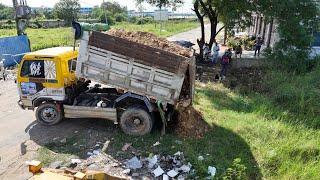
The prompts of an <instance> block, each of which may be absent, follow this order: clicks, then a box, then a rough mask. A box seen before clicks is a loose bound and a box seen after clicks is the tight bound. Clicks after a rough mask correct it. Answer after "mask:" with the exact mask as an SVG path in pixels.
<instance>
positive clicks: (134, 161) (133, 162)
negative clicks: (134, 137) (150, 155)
mask: <svg viewBox="0 0 320 180" xmlns="http://www.w3.org/2000/svg"><path fill="white" fill-rule="evenodd" d="M126 166H127V168H130V169H139V168H142V163H141V161H140V160H139V159H138V158H137V156H135V157H133V158H131V159H130V160H129V161H127V162H126Z"/></svg>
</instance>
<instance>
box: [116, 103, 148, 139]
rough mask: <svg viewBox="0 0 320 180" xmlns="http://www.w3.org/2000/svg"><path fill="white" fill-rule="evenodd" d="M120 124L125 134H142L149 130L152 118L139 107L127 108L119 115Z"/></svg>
mask: <svg viewBox="0 0 320 180" xmlns="http://www.w3.org/2000/svg"><path fill="white" fill-rule="evenodd" d="M120 126H121V129H122V131H123V132H124V133H126V134H129V135H134V136H142V135H145V134H148V133H150V132H151V130H152V127H153V118H152V117H151V115H150V113H148V112H147V111H146V110H144V109H143V108H141V107H133V108H128V109H127V110H125V111H124V112H123V114H122V115H121V117H120Z"/></svg>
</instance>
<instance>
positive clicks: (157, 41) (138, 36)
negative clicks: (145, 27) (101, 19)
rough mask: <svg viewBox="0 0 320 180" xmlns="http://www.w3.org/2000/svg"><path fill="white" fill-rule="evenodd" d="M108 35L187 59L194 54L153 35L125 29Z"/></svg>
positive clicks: (110, 32) (114, 30)
mask: <svg viewBox="0 0 320 180" xmlns="http://www.w3.org/2000/svg"><path fill="white" fill-rule="evenodd" d="M106 33H107V34H109V35H112V36H116V37H120V38H124V39H127V40H129V41H132V42H136V43H140V44H144V45H146V46H150V47H153V48H157V49H162V50H164V51H168V52H170V53H173V54H176V55H180V56H184V57H187V58H189V57H191V56H192V52H191V51H190V50H189V49H187V48H184V47H182V46H180V45H178V44H176V43H174V42H170V41H168V40H167V39H165V38H160V37H157V36H156V35H154V34H152V33H148V32H141V31H136V32H130V31H125V30H123V29H111V30H110V31H107V32H106Z"/></svg>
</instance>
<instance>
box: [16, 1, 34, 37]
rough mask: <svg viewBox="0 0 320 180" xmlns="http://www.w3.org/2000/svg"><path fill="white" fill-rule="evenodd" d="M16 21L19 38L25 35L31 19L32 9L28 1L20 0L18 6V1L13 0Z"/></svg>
mask: <svg viewBox="0 0 320 180" xmlns="http://www.w3.org/2000/svg"><path fill="white" fill-rule="evenodd" d="M12 3H13V8H14V14H15V20H16V28H17V34H18V36H20V35H23V34H25V32H24V30H25V29H26V28H27V25H28V20H29V19H30V14H31V8H30V7H28V5H27V1H26V0H20V4H18V1H17V0H12Z"/></svg>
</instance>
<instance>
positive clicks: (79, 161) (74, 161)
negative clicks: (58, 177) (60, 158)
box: [71, 159, 81, 164]
mask: <svg viewBox="0 0 320 180" xmlns="http://www.w3.org/2000/svg"><path fill="white" fill-rule="evenodd" d="M71 163H72V164H80V163H81V160H80V159H71Z"/></svg>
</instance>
